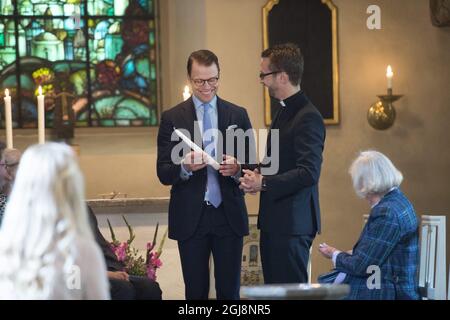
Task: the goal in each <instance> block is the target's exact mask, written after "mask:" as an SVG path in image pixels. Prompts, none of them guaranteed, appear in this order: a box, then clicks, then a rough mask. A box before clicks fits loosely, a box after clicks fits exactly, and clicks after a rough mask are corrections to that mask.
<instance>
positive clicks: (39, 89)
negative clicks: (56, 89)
mask: <svg viewBox="0 0 450 320" xmlns="http://www.w3.org/2000/svg"><path fill="white" fill-rule="evenodd" d="M38 92H39V95H40V96H42V87H41V86H39V88H38Z"/></svg>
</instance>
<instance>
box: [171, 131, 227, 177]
mask: <svg viewBox="0 0 450 320" xmlns="http://www.w3.org/2000/svg"><path fill="white" fill-rule="evenodd" d="M175 133H176V134H177V135H178V136H179V137H180V138H181V140H183V141H184V142H185V143H186V144H187V145H188V146H189V148H191V149H192V150H194V151H195V152H199V153H203V154H204V155H205V157H206V163H207V164H209V165H210V166H211V167H213V168H214V169H216V170H219V168H220V164H219V163H218V162H217V161H216V160H215V159H214V158H213V157H211V156H210V155H209V154H207V153H206V152H205V151H204V150H203V149H202V148H200V147H199V146H198V145H196V144H195V143H194V142H193V141H192V140H191V139H189V138H188V137H186V136H185V135H184V134H183V132H181V131H180V130H178V129H175Z"/></svg>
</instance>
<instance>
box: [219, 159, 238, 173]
mask: <svg viewBox="0 0 450 320" xmlns="http://www.w3.org/2000/svg"><path fill="white" fill-rule="evenodd" d="M240 168H241V166H240V165H239V163H238V161H237V159H236V158H234V157H232V156H228V155H226V154H224V155H223V161H222V163H221V164H220V168H219V172H220V173H221V174H222V175H223V176H224V177H232V176H235V175H236V174H237V173H238V172H239V170H240Z"/></svg>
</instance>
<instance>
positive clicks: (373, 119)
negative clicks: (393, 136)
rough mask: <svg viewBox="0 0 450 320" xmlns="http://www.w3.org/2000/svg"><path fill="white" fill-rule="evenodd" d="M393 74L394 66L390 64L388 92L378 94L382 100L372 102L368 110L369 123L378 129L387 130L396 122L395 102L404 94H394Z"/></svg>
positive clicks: (387, 75) (388, 69)
mask: <svg viewBox="0 0 450 320" xmlns="http://www.w3.org/2000/svg"><path fill="white" fill-rule="evenodd" d="M393 76H394V73H393V72H392V68H391V66H388V67H387V71H386V77H387V84H388V89H387V94H386V95H378V96H377V97H378V98H380V100H378V101H377V102H375V103H374V104H372V105H371V106H370V108H369V111H368V112H367V121H369V124H370V125H371V126H372V127H373V128H375V129H377V130H386V129H388V128H390V127H391V126H392V125H393V124H394V121H395V109H394V105H393V102H394V101H397V100H398V99H400V98H401V97H402V96H403V95H393V94H392V78H393Z"/></svg>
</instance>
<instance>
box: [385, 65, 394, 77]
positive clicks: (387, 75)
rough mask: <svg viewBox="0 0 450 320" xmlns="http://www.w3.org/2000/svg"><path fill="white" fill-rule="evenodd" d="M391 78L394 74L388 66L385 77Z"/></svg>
mask: <svg viewBox="0 0 450 320" xmlns="http://www.w3.org/2000/svg"><path fill="white" fill-rule="evenodd" d="M393 76H394V73H393V72H392V68H391V65H388V67H387V69H386V77H388V78H392V77H393Z"/></svg>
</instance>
